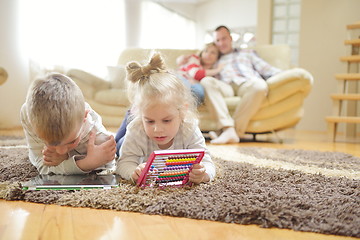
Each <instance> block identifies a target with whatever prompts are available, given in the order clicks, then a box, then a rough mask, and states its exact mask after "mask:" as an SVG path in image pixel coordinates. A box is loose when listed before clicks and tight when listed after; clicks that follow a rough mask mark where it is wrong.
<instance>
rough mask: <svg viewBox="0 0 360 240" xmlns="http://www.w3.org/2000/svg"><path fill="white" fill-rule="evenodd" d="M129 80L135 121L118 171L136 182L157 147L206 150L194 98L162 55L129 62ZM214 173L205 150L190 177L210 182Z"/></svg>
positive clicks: (130, 129) (196, 181)
mask: <svg viewBox="0 0 360 240" xmlns="http://www.w3.org/2000/svg"><path fill="white" fill-rule="evenodd" d="M127 79H128V80H129V81H130V82H131V83H130V85H129V100H130V102H131V103H132V111H131V114H132V115H133V120H132V121H131V122H130V123H129V124H128V126H127V133H126V135H125V140H124V142H123V144H122V147H121V149H120V158H119V160H118V165H117V171H116V172H117V173H118V174H120V175H121V176H122V177H123V178H125V179H128V180H133V181H134V182H136V181H137V179H138V178H139V176H140V174H141V171H142V169H143V168H144V167H145V163H146V160H147V158H148V157H149V155H150V154H151V153H152V152H153V151H154V150H159V149H194V148H204V149H206V146H205V139H204V137H203V135H202V134H201V131H200V129H199V127H198V124H197V123H198V122H197V118H196V114H195V112H196V103H195V98H194V97H193V96H192V95H191V92H190V91H189V90H188V89H187V87H186V86H185V85H184V84H183V83H182V82H181V80H180V79H178V78H177V77H176V76H175V75H173V74H171V73H169V72H168V71H166V69H165V67H164V62H163V59H162V58H161V56H160V55H159V54H154V55H153V56H152V58H151V60H150V63H149V64H147V65H145V66H141V65H139V64H138V63H137V62H131V63H129V64H128V65H127ZM214 176H215V165H214V163H213V162H212V160H211V157H210V155H209V152H208V151H207V150H206V153H205V156H204V158H203V160H202V162H201V163H200V164H195V165H194V167H193V169H192V171H191V173H190V175H189V177H190V178H189V180H190V181H191V182H194V183H201V182H208V181H210V180H212V179H213V178H214Z"/></svg>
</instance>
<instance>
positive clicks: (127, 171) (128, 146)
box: [116, 120, 146, 180]
mask: <svg viewBox="0 0 360 240" xmlns="http://www.w3.org/2000/svg"><path fill="white" fill-rule="evenodd" d="M133 121H135V120H133ZM132 126H134V125H133V122H131V123H130V124H129V125H128V130H127V133H126V135H125V139H124V142H123V144H122V146H121V148H120V153H119V156H120V158H119V160H118V163H117V168H116V173H117V174H119V175H120V176H121V177H123V178H125V179H127V180H131V179H133V178H132V177H133V174H134V172H135V170H136V168H137V167H138V166H139V165H140V164H141V163H142V162H143V161H144V156H145V151H144V149H145V148H146V141H145V139H144V138H146V134H145V132H143V133H142V132H141V131H139V130H137V129H136V128H133V127H132ZM133 180H134V179H133Z"/></svg>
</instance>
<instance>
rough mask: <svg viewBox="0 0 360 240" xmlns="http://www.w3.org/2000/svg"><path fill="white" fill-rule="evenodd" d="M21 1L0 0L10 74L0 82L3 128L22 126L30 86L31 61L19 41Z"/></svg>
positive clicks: (1, 55) (1, 56) (1, 47)
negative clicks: (21, 119) (22, 110)
mask: <svg viewBox="0 0 360 240" xmlns="http://www.w3.org/2000/svg"><path fill="white" fill-rule="evenodd" d="M18 3H19V0H1V1H0V32H1V41H0V66H2V67H3V68H5V69H6V71H7V72H8V74H9V78H8V79H7V81H6V82H5V83H4V84H3V85H1V86H0V103H1V106H0V129H1V128H13V127H17V126H20V118H19V112H20V108H21V105H22V104H23V103H24V101H25V95H26V89H27V86H28V67H27V61H26V60H25V58H24V57H23V54H22V52H21V49H22V48H21V46H20V44H19V39H21V36H20V31H19V29H18V27H19V24H18Z"/></svg>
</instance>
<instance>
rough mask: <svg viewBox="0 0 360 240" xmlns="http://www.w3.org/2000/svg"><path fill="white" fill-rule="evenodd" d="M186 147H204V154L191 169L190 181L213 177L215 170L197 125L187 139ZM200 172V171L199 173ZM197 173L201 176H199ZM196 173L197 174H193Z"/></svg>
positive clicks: (202, 180)
mask: <svg viewBox="0 0 360 240" xmlns="http://www.w3.org/2000/svg"><path fill="white" fill-rule="evenodd" d="M186 148H187V149H196V148H202V149H205V155H204V157H203V159H202V160H201V162H200V164H199V166H196V165H194V169H193V171H192V172H191V173H190V181H192V182H195V183H200V182H208V181H211V180H213V179H214V178H215V174H216V170H215V164H214V163H213V161H212V159H211V156H210V153H209V150H208V149H207V148H206V144H205V139H204V136H203V135H202V133H201V131H200V129H199V127H196V129H195V131H193V133H192V135H191V136H190V138H189V139H188V143H187V147H186ZM201 172H202V173H201ZM199 174H200V175H201V176H199ZM195 175H197V176H195Z"/></svg>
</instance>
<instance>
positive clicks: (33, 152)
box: [20, 103, 115, 175]
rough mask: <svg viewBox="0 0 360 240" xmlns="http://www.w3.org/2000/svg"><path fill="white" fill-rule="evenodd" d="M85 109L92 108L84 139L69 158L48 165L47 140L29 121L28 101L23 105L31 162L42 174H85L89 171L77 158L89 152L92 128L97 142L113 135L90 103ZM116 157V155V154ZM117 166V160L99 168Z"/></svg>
mask: <svg viewBox="0 0 360 240" xmlns="http://www.w3.org/2000/svg"><path fill="white" fill-rule="evenodd" d="M85 109H88V110H90V111H89V113H88V115H87V117H86V122H85V123H84V128H83V131H84V133H83V134H81V137H82V139H81V140H80V142H79V144H78V146H77V147H76V148H75V149H73V150H71V151H70V152H69V153H68V154H69V158H68V159H67V160H64V161H63V162H62V163H60V164H59V165H57V166H46V165H44V161H43V154H42V150H43V149H44V146H45V142H44V141H42V140H41V139H40V138H39V137H37V136H36V134H35V133H34V131H33V129H32V127H31V124H30V122H29V121H28V115H27V109H26V103H24V104H23V106H22V107H21V113H20V117H21V124H22V126H23V129H24V132H25V137H26V141H27V144H28V148H29V158H30V162H31V163H32V164H33V165H34V166H35V167H36V168H37V170H38V171H39V173H40V174H50V173H54V174H66V175H69V174H85V173H87V172H85V171H83V170H81V169H80V168H79V167H78V166H77V165H76V160H79V159H82V158H84V157H85V156H86V153H87V144H88V140H89V134H90V132H91V130H95V131H96V138H95V144H96V145H98V144H101V143H103V142H105V141H106V140H108V138H109V136H110V135H112V134H111V133H110V132H108V131H107V130H106V129H105V127H104V126H103V125H102V119H101V117H100V116H99V115H98V114H97V113H96V112H95V111H94V110H93V109H92V108H91V107H90V105H89V104H87V103H85ZM114 158H115V156H114ZM114 168H115V160H113V161H111V162H109V163H107V164H106V165H103V166H102V167H99V168H98V169H106V170H111V169H114Z"/></svg>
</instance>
